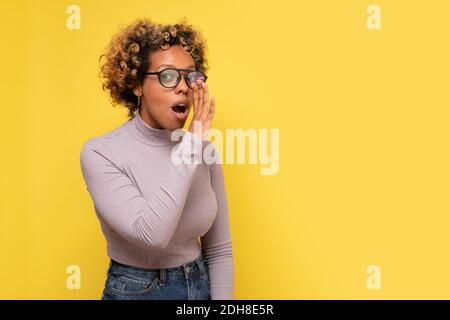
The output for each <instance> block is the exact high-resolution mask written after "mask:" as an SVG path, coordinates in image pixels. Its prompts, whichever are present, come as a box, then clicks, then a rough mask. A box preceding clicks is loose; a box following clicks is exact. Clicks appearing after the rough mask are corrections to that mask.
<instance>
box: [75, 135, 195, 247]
mask: <svg viewBox="0 0 450 320" xmlns="http://www.w3.org/2000/svg"><path fill="white" fill-rule="evenodd" d="M201 146H202V140H201V138H200V137H199V136H197V135H195V134H193V133H191V132H189V131H188V132H186V133H185V134H184V136H183V137H182V139H181V141H180V142H179V143H178V144H177V145H176V146H175V148H174V150H173V153H172V156H175V157H178V159H187V160H189V159H188V158H196V157H198V154H199V153H201V150H202V147H201ZM180 162H181V163H180ZM80 163H81V169H82V173H83V177H84V180H85V182H86V185H87V190H88V191H89V193H90V195H91V198H92V200H93V202H94V205H95V207H96V209H97V210H98V212H99V214H100V215H101V217H102V218H103V220H104V221H105V222H106V223H107V224H108V225H109V227H110V228H111V229H113V230H114V231H115V232H117V233H118V234H119V235H120V236H121V237H122V238H124V239H126V240H128V241H130V242H131V243H133V244H135V245H137V246H140V247H144V248H149V247H151V248H158V249H165V248H166V247H167V245H168V243H169V242H170V240H171V238H172V236H173V234H174V232H175V229H176V227H177V224H178V222H179V219H180V217H181V213H182V211H183V207H184V205H185V202H186V197H187V194H188V191H189V188H190V185H191V183H192V180H193V176H194V172H195V169H196V167H197V165H198V163H196V162H195V161H190V162H189V161H178V163H175V162H174V161H171V163H170V165H169V171H168V175H167V177H166V178H165V179H164V181H163V182H162V183H161V184H160V185H159V188H157V190H156V192H155V193H154V194H152V196H151V197H149V199H146V198H144V197H143V195H142V194H141V192H140V191H139V189H138V187H137V186H136V185H135V184H134V183H133V181H132V180H131V179H130V178H129V177H128V176H127V174H126V173H125V172H124V171H123V169H121V168H122V167H121V165H120V164H121V162H120V157H119V156H117V155H116V154H114V153H113V152H112V151H111V149H110V148H108V146H107V145H106V144H105V143H104V142H103V141H101V140H100V139H91V140H88V141H87V142H85V144H84V145H83V148H82V150H81V153H80Z"/></svg>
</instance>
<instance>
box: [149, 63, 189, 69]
mask: <svg viewBox="0 0 450 320" xmlns="http://www.w3.org/2000/svg"><path fill="white" fill-rule="evenodd" d="M161 67H170V68H177V67H176V66H174V65H173V64H166V63H164V64H161V65H160V66H159V67H158V68H157V69H156V70H159V69H161ZM187 69H195V65H194V64H191V65H190V66H189V67H187Z"/></svg>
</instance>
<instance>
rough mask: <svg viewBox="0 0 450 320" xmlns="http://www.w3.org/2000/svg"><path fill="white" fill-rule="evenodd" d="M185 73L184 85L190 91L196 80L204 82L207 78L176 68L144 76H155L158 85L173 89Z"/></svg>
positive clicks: (200, 73) (188, 70)
mask: <svg viewBox="0 0 450 320" xmlns="http://www.w3.org/2000/svg"><path fill="white" fill-rule="evenodd" d="M182 72H183V73H186V74H187V75H186V78H185V79H186V84H187V85H188V87H189V88H191V89H192V83H194V82H196V81H197V80H202V81H203V82H206V79H208V77H207V76H206V75H205V74H203V73H202V72H200V71H196V70H192V69H176V68H167V69H163V70H161V71H158V72H146V73H144V75H153V74H156V75H157V76H158V80H159V83H161V85H162V86H163V87H165V88H175V87H176V86H177V85H178V83H180V80H181V73H182Z"/></svg>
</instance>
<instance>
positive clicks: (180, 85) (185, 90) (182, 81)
mask: <svg viewBox="0 0 450 320" xmlns="http://www.w3.org/2000/svg"><path fill="white" fill-rule="evenodd" d="M187 81H188V80H187V78H186V75H185V74H181V79H180V82H178V85H177V86H176V87H175V92H176V93H179V92H180V91H181V92H183V93H188V92H189V87H188V85H187Z"/></svg>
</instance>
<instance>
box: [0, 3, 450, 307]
mask: <svg viewBox="0 0 450 320" xmlns="http://www.w3.org/2000/svg"><path fill="white" fill-rule="evenodd" d="M128 3H129V5H128V6H127V5H125V4H128ZM372 3H373V4H376V5H378V6H379V8H380V9H381V14H382V15H381V23H382V27H381V29H380V30H369V29H368V28H367V26H366V21H367V18H368V16H369V15H368V13H367V12H366V10H367V7H368V6H369V5H370V4H372ZM71 4H77V5H78V6H79V7H80V8H81V29H80V30H69V29H67V28H66V20H67V17H68V16H69V14H67V13H66V8H67V7H68V6H69V5H71ZM0 8H1V13H0V14H1V16H0V18H1V20H0V21H1V28H0V32H1V42H2V50H1V51H0V58H1V59H0V61H1V62H0V63H1V71H2V74H1V82H2V83H1V89H0V90H1V96H2V106H1V111H2V112H1V116H0V135H1V138H0V139H1V145H2V154H1V156H2V157H1V160H0V161H1V162H0V165H1V168H2V176H1V179H0V192H1V194H2V196H1V200H0V210H1V212H0V249H1V250H0V298H3V299H10V298H24V299H29V298H37V299H47V298H54V299H98V298H100V296H101V290H102V289H103V285H104V280H105V276H106V268H107V266H108V259H107V257H106V247H105V245H106V244H105V241H104V239H103V235H102V234H101V231H100V227H99V224H98V221H97V219H96V217H95V214H94V211H93V206H92V203H91V199H90V197H89V194H88V193H87V190H86V188H85V184H84V181H83V179H82V176H81V171H80V168H79V151H80V148H81V145H82V143H83V142H84V141H85V140H87V139H88V138H90V137H93V136H96V135H99V134H101V133H104V132H106V131H107V130H110V129H112V128H115V127H116V126H118V125H120V124H121V123H123V122H124V121H125V120H126V111H125V109H123V108H112V107H111V106H110V105H109V99H108V97H107V95H106V93H104V92H102V91H101V87H100V82H99V79H98V78H97V73H98V56H99V55H100V53H101V52H102V49H103V48H104V47H105V46H106V44H107V42H108V41H109V39H110V38H111V36H112V35H113V34H114V33H115V32H116V31H117V30H118V27H119V25H120V24H126V23H129V22H131V21H133V20H134V19H135V18H138V17H142V16H146V17H149V18H152V19H154V20H155V21H156V22H176V21H177V20H178V17H180V16H186V17H188V19H189V21H190V22H191V23H192V24H194V25H196V26H197V27H198V28H199V29H200V30H201V31H202V32H203V33H204V35H205V37H206V38H207V40H208V46H209V53H210V55H209V58H210V62H211V63H210V66H211V69H210V72H209V74H208V75H209V80H208V82H209V83H210V89H211V91H212V92H213V93H212V94H213V95H215V96H216V100H217V112H216V118H215V121H214V127H216V128H219V129H221V130H224V129H225V128H243V129H247V128H268V129H270V128H279V129H280V169H279V173H278V174H277V175H273V176H264V175H260V171H259V169H260V165H250V164H246V165H231V164H227V165H224V168H225V174H226V182H227V188H228V194H229V202H230V221H231V228H232V240H233V246H234V257H235V260H234V261H235V297H236V298H237V299H250V298H254V299H304V298H312V299H316V298H323V299H330V298H343V299H347V298H356V299H380V298H383V299H390V298H425V299H427V298H438V299H439V298H446V299H449V298H450V291H449V289H448V288H449V287H450V274H449V271H448V270H450V257H449V254H448V246H449V241H450V234H449V232H448V229H449V224H450V218H449V209H450V203H449V191H450V186H449V181H450V171H449V160H450V159H449V158H450V154H449V151H448V142H449V136H450V126H449V120H450V112H449V106H450V99H449V94H448V92H449V74H450V63H449V56H450V52H449V51H450V50H449V48H450V46H449V41H448V35H449V31H450V22H449V19H448V12H449V11H450V2H449V1H446V0H432V1H424V0H422V1H406V0H405V1H383V0H377V1H373V2H372V1H363V0H358V1H357V0H353V1H350V0H347V1H331V0H330V1H323V0H322V1H286V0H282V1H256V0H255V1H237V0H233V1H230V0H227V1H211V0H202V1H184V0H183V1H163V0H160V1H159V0H158V1H144V0H143V1H132V4H131V2H126V1H125V2H124V1H106V0H104V1H93V0H89V1H88V0H79V1H76V2H72V1H62V0H60V1H55V0H40V1H37V0H36V1H34V0H33V1H32V0H30V1H24V0H23V1H18V0H14V1H1V4H0ZM69 265H78V266H80V268H81V289H79V290H77V289H74V290H69V289H68V288H67V286H66V280H67V277H68V276H69V275H68V274H67V273H66V268H67V267H68V266H69ZM369 265H377V266H379V267H380V268H381V279H382V280H381V283H382V287H381V289H375V290H370V289H368V287H367V286H366V280H367V277H368V274H367V272H366V271H367V267H368V266H369Z"/></svg>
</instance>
